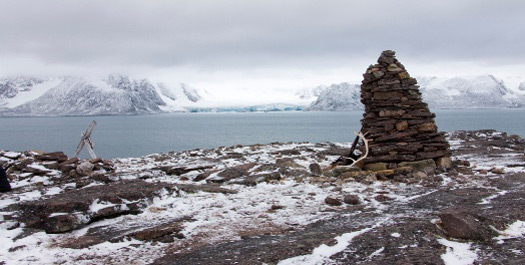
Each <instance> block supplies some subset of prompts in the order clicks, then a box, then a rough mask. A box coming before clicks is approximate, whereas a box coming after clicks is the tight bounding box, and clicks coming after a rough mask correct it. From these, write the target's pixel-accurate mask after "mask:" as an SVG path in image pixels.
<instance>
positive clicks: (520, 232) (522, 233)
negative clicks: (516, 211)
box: [494, 220, 525, 244]
mask: <svg viewBox="0 0 525 265" xmlns="http://www.w3.org/2000/svg"><path fill="white" fill-rule="evenodd" d="M498 233H499V234H500V236H498V237H495V238H494V239H496V240H498V243H499V244H503V243H504V242H505V239H511V238H523V237H525V222H524V221H519V220H518V221H516V222H514V223H512V224H511V225H509V226H508V227H507V229H505V230H503V231H498Z"/></svg>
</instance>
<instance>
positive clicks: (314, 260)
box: [278, 221, 384, 265]
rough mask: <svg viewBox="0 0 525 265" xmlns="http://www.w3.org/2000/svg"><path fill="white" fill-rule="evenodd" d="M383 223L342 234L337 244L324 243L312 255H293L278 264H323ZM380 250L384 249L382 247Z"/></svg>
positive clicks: (337, 239) (337, 238)
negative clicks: (328, 244) (356, 238)
mask: <svg viewBox="0 0 525 265" xmlns="http://www.w3.org/2000/svg"><path fill="white" fill-rule="evenodd" d="M382 223H384V221H383V222H379V223H378V224H376V225H374V226H372V227H367V228H364V229H361V230H359V231H355V232H351V233H345V234H342V235H340V236H338V237H336V238H335V240H336V241H337V244H335V245H334V246H327V245H325V244H322V245H320V246H319V247H317V248H315V249H314V250H313V252H312V254H310V255H303V256H298V257H293V258H289V259H286V260H282V261H280V262H279V263H278V265H295V264H304V265H307V264H312V265H313V264H321V263H322V262H324V261H326V260H328V259H329V258H330V257H331V256H333V255H335V254H337V253H339V252H341V251H343V250H345V249H346V248H347V247H348V246H349V245H350V242H352V240H353V239H354V238H355V237H357V236H360V235H362V234H365V233H367V232H368V231H371V230H373V229H374V228H376V227H377V226H379V225H381V224H382ZM380 250H381V251H383V250H382V249H380ZM378 254H379V253H378Z"/></svg>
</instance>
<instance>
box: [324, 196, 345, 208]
mask: <svg viewBox="0 0 525 265" xmlns="http://www.w3.org/2000/svg"><path fill="white" fill-rule="evenodd" d="M324 202H325V203H326V204H328V205H331V206H341V205H343V203H342V202H341V201H340V200H339V199H336V198H333V197H330V196H329V197H326V199H324Z"/></svg>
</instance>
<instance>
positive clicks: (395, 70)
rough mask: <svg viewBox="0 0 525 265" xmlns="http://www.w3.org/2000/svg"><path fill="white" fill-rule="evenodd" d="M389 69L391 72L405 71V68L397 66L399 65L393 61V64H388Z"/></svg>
mask: <svg viewBox="0 0 525 265" xmlns="http://www.w3.org/2000/svg"><path fill="white" fill-rule="evenodd" d="M387 70H388V71H389V72H395V73H398V72H401V71H403V68H401V67H399V66H397V65H396V64H394V63H391V64H389V65H388V67H387Z"/></svg>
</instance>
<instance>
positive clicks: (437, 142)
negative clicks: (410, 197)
mask: <svg viewBox="0 0 525 265" xmlns="http://www.w3.org/2000/svg"><path fill="white" fill-rule="evenodd" d="M363 77H364V80H363V82H362V85H361V102H362V103H363V104H364V105H365V113H364V114H363V119H362V120H361V124H362V129H361V131H362V132H366V133H367V135H366V138H367V139H368V140H369V142H368V143H369V154H368V156H367V157H366V158H365V159H364V168H365V169H372V168H376V169H378V170H382V169H395V168H397V167H403V166H407V165H408V166H410V165H411V164H417V163H424V164H427V165H429V166H432V167H435V166H436V164H437V166H439V167H448V166H449V165H450V158H449V157H450V148H449V147H450V146H449V144H448V142H447V140H446V139H445V136H444V134H445V133H444V132H438V131H437V126H436V124H435V122H434V118H435V116H436V115H435V114H434V113H431V112H430V110H429V109H428V105H427V104H426V103H424V102H423V100H422V98H421V93H420V92H419V86H418V85H417V81H416V79H415V78H412V77H410V75H409V74H408V72H407V71H406V70H405V67H404V66H403V65H402V64H401V63H400V62H399V61H398V60H397V59H396V57H395V52H394V51H390V50H387V51H384V52H382V53H381V56H380V57H379V59H378V61H377V64H375V65H370V66H369V67H368V69H367V70H366V73H365V74H363ZM447 164H448V165H447Z"/></svg>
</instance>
